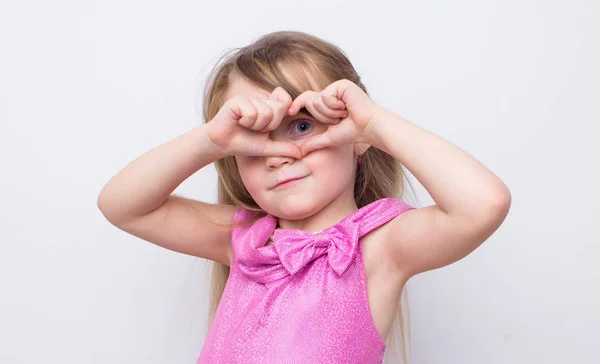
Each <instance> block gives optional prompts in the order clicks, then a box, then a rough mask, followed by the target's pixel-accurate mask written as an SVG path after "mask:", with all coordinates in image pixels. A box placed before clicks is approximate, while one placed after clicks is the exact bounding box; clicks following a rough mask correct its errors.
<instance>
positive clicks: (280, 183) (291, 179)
mask: <svg viewBox="0 0 600 364" xmlns="http://www.w3.org/2000/svg"><path fill="white" fill-rule="evenodd" d="M305 177H306V176H305ZM302 178H304V177H297V178H288V179H285V180H283V181H281V182H279V183H277V184H276V185H275V186H274V187H273V188H276V187H277V186H280V185H282V184H284V183H286V182H290V181H296V180H299V179H302Z"/></svg>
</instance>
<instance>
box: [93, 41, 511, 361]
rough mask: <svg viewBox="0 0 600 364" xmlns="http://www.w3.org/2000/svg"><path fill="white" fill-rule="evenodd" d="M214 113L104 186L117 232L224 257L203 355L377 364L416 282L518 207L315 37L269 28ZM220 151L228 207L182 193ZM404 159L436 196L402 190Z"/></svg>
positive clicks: (227, 71) (222, 195)
mask: <svg viewBox="0 0 600 364" xmlns="http://www.w3.org/2000/svg"><path fill="white" fill-rule="evenodd" d="M204 119H205V120H206V121H208V122H206V123H205V124H203V125H201V126H200V127H198V128H194V129H193V130H191V131H189V132H187V133H185V134H184V135H182V136H180V137H178V138H176V139H174V140H172V141H170V142H168V143H166V144H163V145H161V146H159V147H157V148H154V149H152V150H150V151H148V152H146V153H145V154H143V155H142V156H140V157H139V158H137V159H136V160H134V161H133V162H131V163H129V164H128V165H127V166H126V167H125V168H123V169H122V170H121V171H120V172H119V173H118V174H117V175H115V176H114V177H113V178H112V179H111V180H110V181H109V182H108V183H107V184H106V186H104V188H103V189H102V191H101V193H100V195H99V197H98V206H99V208H100V209H101V211H102V213H103V214H104V215H105V217H106V218H107V220H108V221H110V222H111V223H112V224H114V225H115V226H117V227H118V228H120V229H122V230H124V231H126V232H128V233H130V234H133V235H135V236H138V237H140V238H142V239H145V240H147V241H149V242H151V243H154V244H157V245H159V246H162V247H165V248H167V249H171V250H174V251H177V252H181V253H185V254H190V255H194V256H197V257H201V258H205V259H209V260H212V261H214V262H215V267H214V279H215V280H214V282H213V290H214V292H213V301H212V307H211V318H210V322H211V326H210V330H209V332H208V336H207V339H206V341H205V343H204V346H203V347H202V350H201V352H200V356H199V358H198V363H246V364H248V363H306V364H308V363H381V362H383V358H384V354H385V352H386V347H387V343H388V342H389V341H392V342H394V341H395V340H394V338H393V337H390V336H389V335H388V334H389V333H390V332H393V331H395V330H392V329H393V323H394V322H395V320H396V319H398V320H399V321H400V322H402V317H401V316H402V315H401V314H402V308H401V306H400V305H399V303H400V297H401V295H402V292H403V289H404V286H405V284H406V282H407V280H408V279H409V278H410V277H412V276H414V275H416V274H418V273H421V272H425V271H428V270H432V269H436V268H440V267H443V266H446V265H448V264H451V263H453V262H456V261H458V260H459V259H461V258H463V257H465V256H466V255H468V254H469V253H470V252H472V251H473V250H474V249H476V248H477V247H478V246H479V245H480V244H481V243H482V242H484V241H485V240H486V239H487V238H488V237H489V236H490V235H491V234H492V233H493V232H494V231H495V230H496V229H497V228H498V227H499V226H500V224H501V223H502V221H503V220H504V218H505V217H506V215H507V213H508V210H509V206H510V201H511V197H510V193H509V191H508V189H507V187H506V186H505V185H504V184H503V183H502V182H501V181H500V180H499V179H498V178H497V177H496V176H495V175H494V174H493V173H492V172H491V171H490V170H488V169H487V168H486V167H485V166H483V165H482V164H481V163H479V162H478V161H477V160H475V159H474V158H473V157H471V156H470V155H469V154H467V153H465V152H464V151H463V150H461V149H459V148H458V147H456V146H455V145H453V144H451V143H449V142H448V141H446V140H444V139H442V138H440V137H438V136H436V135H434V134H432V133H430V132H428V131H426V130H424V129H422V128H420V127H418V126H417V125H415V124H413V123H411V122H409V121H407V120H405V119H403V118H401V117H400V116H398V115H396V114H394V113H392V112H391V111H389V110H387V109H386V108H384V107H382V106H381V105H377V104H375V103H374V102H373V101H372V99H371V98H370V97H369V96H368V95H367V92H366V88H365V86H364V85H363V84H362V83H361V81H360V77H359V76H358V74H357V73H356V71H355V69H354V68H353V66H352V64H351V63H350V61H349V60H348V58H347V57H346V56H345V55H344V53H343V52H342V51H341V50H340V49H339V48H337V47H336V46H334V45H332V44H330V43H327V42H325V41H323V40H321V39H319V38H317V37H314V36H312V35H309V34H305V33H301V32H294V31H282V32H275V33H271V34H267V35H265V36H263V37H261V38H260V39H258V40H257V41H256V42H254V43H253V44H251V45H248V46H246V47H243V48H240V49H237V52H235V53H233V54H231V55H230V56H229V57H227V58H226V59H224V61H223V62H221V63H220V64H218V65H217V66H215V69H214V70H213V73H212V74H211V77H210V78H209V80H208V84H207V86H206V92H205V96H204ZM212 162H215V163H216V167H217V172H218V176H219V180H218V182H219V186H218V187H219V190H218V191H219V196H218V203H217V204H209V203H204V202H200V201H194V200H189V199H185V198H182V197H179V196H175V195H174V194H173V191H174V190H175V188H176V187H177V186H179V185H180V184H181V183H182V182H183V181H184V180H186V179H187V178H188V177H189V176H191V175H192V174H193V173H194V172H196V171H198V170H199V169H201V168H203V167H205V166H207V165H208V164H210V163H212ZM402 166H405V167H406V168H407V169H408V170H409V171H410V172H411V173H412V174H413V175H414V176H415V177H416V178H417V179H418V180H419V181H420V182H421V183H422V184H423V186H424V187H425V188H426V189H427V191H428V192H429V193H430V194H431V196H432V198H433V199H434V201H435V202H436V204H435V205H433V206H427V207H422V208H414V207H412V206H410V205H408V204H407V203H405V202H403V201H402V199H401V196H402V191H403V186H404V185H403V183H404V180H403V178H402V177H403V169H402ZM217 305H218V306H217ZM400 331H401V332H402V333H403V332H404V331H403V329H402V328H400ZM404 349H405V348H404V347H402V351H403V356H404V360H405V361H406V357H405V351H404Z"/></svg>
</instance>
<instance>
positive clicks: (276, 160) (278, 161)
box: [266, 156, 296, 169]
mask: <svg viewBox="0 0 600 364" xmlns="http://www.w3.org/2000/svg"><path fill="white" fill-rule="evenodd" d="M295 160H296V159H295V158H292V157H285V156H277V157H275V156H273V157H267V159H266V163H267V168H269V169H277V168H281V166H282V165H284V164H286V163H287V164H293V163H294V161H295Z"/></svg>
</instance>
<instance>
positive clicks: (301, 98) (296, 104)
mask: <svg viewBox="0 0 600 364" xmlns="http://www.w3.org/2000/svg"><path fill="white" fill-rule="evenodd" d="M315 93H316V92H315V91H312V90H308V91H304V92H303V93H301V94H300V95H298V97H296V98H295V99H294V101H293V102H292V104H291V105H290V107H289V109H288V115H296V114H297V113H298V111H300V109H302V106H303V105H306V102H307V101H308V100H309V99H310V98H311V97H314V94H315Z"/></svg>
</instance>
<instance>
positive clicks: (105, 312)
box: [0, 0, 600, 364]
mask: <svg viewBox="0 0 600 364" xmlns="http://www.w3.org/2000/svg"><path fill="white" fill-rule="evenodd" d="M599 4H600V3H599V2H597V1H593V0H588V1H567V0H563V1H534V0H525V1H524V0H520V1H516V0H510V1H506V0H503V1H500V0H495V1H475V0H471V1H466V0H462V1H441V0H438V1H396V2H392V1H368V2H356V4H351V3H349V2H344V1H308V0H304V1H298V2H291V1H287V2H285V1H280V2H276V1H239V2H237V3H235V2H222V1H218V2H215V3H213V2H208V1H206V2H201V1H169V2H167V1H131V0H127V1H124V0H119V1H115V0H111V1H106V0H104V1H83V0H71V1H65V0H60V1H59V0H54V1H31V0H27V1H25V0H20V1H16V0H11V1H6V0H5V1H2V5H1V11H0V47H1V48H0V52H1V53H0V162H1V171H0V176H1V178H0V201H1V204H2V207H1V208H0V249H1V250H0V363H2V364H17V363H42V362H43V363H61V364H72V363H90V364H92V363H93V364H95V363H145V364H149V363H161V364H162V363H195V360H196V358H197V356H198V354H199V352H200V350H201V348H202V344H203V342H204V337H205V334H206V332H205V320H206V314H207V309H208V306H207V303H208V301H207V292H208V291H207V285H206V283H207V276H206V270H205V265H206V264H205V263H206V261H204V260H200V259H197V258H193V257H190V256H185V255H182V254H179V253H175V252H171V251H168V250H166V249H163V248H160V247H157V246H155V245H152V244H150V243H147V242H144V241H142V240H140V239H138V238H135V237H133V236H130V235H128V234H126V233H124V232H122V231H120V230H118V229H117V228H115V227H114V226H112V225H111V224H110V223H108V222H107V221H106V220H105V218H104V217H103V216H102V214H101V212H100V211H99V209H98V208H97V206H96V199H97V196H98V193H99V191H100V190H101V188H102V186H103V185H104V184H105V183H106V182H107V181H108V180H109V179H110V177H112V176H113V175H114V174H115V173H116V172H117V171H118V170H119V169H120V168H122V167H124V166H125V165H126V164H127V163H128V162H129V161H131V160H133V159H134V158H136V157H137V156H139V155H141V154H142V153H143V152H145V151H147V150H149V149H151V148H153V147H155V146H157V145H159V144H162V143H165V142H167V141H169V140H171V139H173V138H175V137H177V136H179V135H181V134H183V133H185V132H187V131H188V130H190V129H191V128H193V127H195V126H198V125H200V123H201V122H202V120H201V113H200V101H201V87H202V85H203V82H204V80H205V78H206V76H207V75H208V72H209V71H210V69H211V67H212V65H213V64H214V62H215V61H216V60H217V58H218V57H219V56H220V55H221V54H222V53H223V52H224V51H226V50H228V49H230V48H233V47H239V46H243V45H246V44H248V43H250V42H251V41H252V40H254V39H256V38H257V37H258V36H260V35H262V34H264V33H268V32H272V31H276V30H300V31H305V32H309V33H311V34H314V35H316V36H319V37H321V38H323V39H325V40H328V41H331V42H333V43H334V44H336V45H338V46H340V47H341V48H342V49H343V50H344V51H345V52H346V53H347V54H348V56H349V57H350V60H351V61H352V62H353V63H354V65H355V67H356V68H357V70H358V72H359V73H360V74H361V75H362V77H363V81H364V83H365V84H366V86H367V88H368V90H369V93H370V94H371V96H372V97H373V98H374V99H375V101H376V102H377V103H379V104H381V105H383V106H385V107H386V108H388V109H390V110H392V111H394V112H395V113H397V114H399V115H401V116H403V117H405V118H406V119H408V120H410V121H412V122H414V123H417V124H418V125H420V126H422V127H424V128H426V129H427V130H430V131H432V132H434V133H436V134H438V135H440V136H442V137H444V138H445V139H447V140H449V141H451V142H453V143H455V144H456V145H458V146H460V147H461V148H463V149H464V150H466V151H467V152H469V153H471V154H472V155H473V156H475V157H476V158H477V159H479V160H480V161H482V162H483V163H484V164H485V165H486V166H488V167H489V168H490V169H491V170H492V171H494V172H495V173H496V174H497V175H498V176H499V177H500V178H501V179H502V180H503V181H504V182H505V183H506V184H507V185H508V187H509V189H510V191H511V193H512V201H513V202H512V208H511V211H510V214H509V215H508V217H507V219H506V221H505V223H504V224H503V225H502V226H501V227H500V229H499V230H498V231H497V232H496V233H495V234H494V235H493V236H492V237H491V238H490V239H489V240H488V241H487V242H486V243H484V244H483V245H482V246H481V247H480V248H479V249H477V250H476V251H475V252H473V253H472V254H471V255H469V256H468V257H466V258H465V259H463V260H461V261H459V262H458V263H455V264H453V265H451V266H448V267H445V268H441V269H438V270H436V271H431V272H427V273H424V274H422V275H419V276H417V277H415V278H413V279H412V280H411V281H410V282H409V285H408V289H409V292H410V296H409V297H410V303H411V306H410V308H411V318H412V327H411V329H412V363H427V364H434V363H461V364H465V363H469V364H470V363H488V364H496V363H518V364H521V363H523V364H526V363H527V364H531V363H544V364H549V363H579V364H580V363H599V362H600V354H599V352H598V340H600V314H599V312H598V311H599V308H600V291H599V287H600V279H599V278H600V266H599V263H598V262H599V260H600V254H599V253H600V249H599V245H600V237H599V234H598V224H599V222H598V218H599V217H600V213H599V202H600V201H599V192H598V188H599V187H600V183H599V182H600V181H599V177H598V166H599V165H600V163H599V159H600V158H599V157H600V148H599V147H598V132H599V131H600V127H599V126H598V125H599V122H600V117H599V115H600V113H599V112H598V109H597V108H598V107H599V103H598V101H599V99H600V86H599V85H600V71H599V69H598V67H599V65H600V50H599V40H600V25H599V24H600V17H599V10H600V5H599ZM413 181H414V180H413ZM414 184H415V185H416V186H417V194H418V201H411V202H413V203H417V204H419V205H421V206H424V205H429V204H431V203H433V201H432V200H431V199H430V197H429V196H428V195H427V193H426V191H425V190H424V189H423V188H422V186H420V185H419V184H418V183H417V182H416V181H415V182H414ZM177 192H179V193H182V194H184V195H186V196H188V197H192V198H196V199H200V200H203V201H207V202H215V201H216V175H215V171H214V167H213V166H212V165H211V166H209V167H206V168H205V169H202V170H201V171H199V172H198V173H196V174H195V175H194V176H192V177H191V178H190V179H188V180H187V181H186V182H184V183H183V184H182V185H181V186H180V187H179V188H178V190H177Z"/></svg>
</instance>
